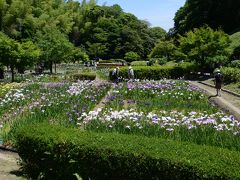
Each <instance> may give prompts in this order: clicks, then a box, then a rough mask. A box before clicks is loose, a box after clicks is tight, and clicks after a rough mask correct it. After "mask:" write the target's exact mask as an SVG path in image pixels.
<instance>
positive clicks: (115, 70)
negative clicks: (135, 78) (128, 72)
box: [112, 67, 119, 84]
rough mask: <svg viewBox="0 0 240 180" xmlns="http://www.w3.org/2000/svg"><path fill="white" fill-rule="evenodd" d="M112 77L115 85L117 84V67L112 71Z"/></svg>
mask: <svg viewBox="0 0 240 180" xmlns="http://www.w3.org/2000/svg"><path fill="white" fill-rule="evenodd" d="M112 77H113V80H114V82H115V83H116V84H118V82H119V67H116V68H114V69H113V71H112Z"/></svg>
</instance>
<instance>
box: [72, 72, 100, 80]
mask: <svg viewBox="0 0 240 180" xmlns="http://www.w3.org/2000/svg"><path fill="white" fill-rule="evenodd" d="M70 78H71V79H72V80H73V81H77V80H95V79H96V74H95V73H88V72H82V73H75V74H71V75H70Z"/></svg>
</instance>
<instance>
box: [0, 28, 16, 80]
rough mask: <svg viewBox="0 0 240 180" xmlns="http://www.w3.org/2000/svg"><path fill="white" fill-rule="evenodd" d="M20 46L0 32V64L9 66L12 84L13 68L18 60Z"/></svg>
mask: <svg viewBox="0 0 240 180" xmlns="http://www.w3.org/2000/svg"><path fill="white" fill-rule="evenodd" d="M19 51H20V44H19V43H18V42H16V41H15V40H13V39H11V38H9V37H8V36H7V35H6V34H4V33H2V32H0V63H1V64H3V65H5V66H10V68H11V74H12V82H13V81H14V68H15V67H16V64H17V62H18V60H19Z"/></svg>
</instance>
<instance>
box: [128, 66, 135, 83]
mask: <svg viewBox="0 0 240 180" xmlns="http://www.w3.org/2000/svg"><path fill="white" fill-rule="evenodd" d="M128 79H129V80H133V79H134V71H133V68H132V67H131V66H129V68H128Z"/></svg>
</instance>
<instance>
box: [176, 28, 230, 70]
mask: <svg viewBox="0 0 240 180" xmlns="http://www.w3.org/2000/svg"><path fill="white" fill-rule="evenodd" d="M229 45H230V39H229V36H228V35H227V34H225V33H224V32H223V31H222V30H218V31H214V30H213V29H211V28H210V27H201V28H199V29H197V28H195V29H194V30H193V31H189V32H188V33H186V34H185V35H184V36H180V38H179V47H178V50H179V53H178V54H182V55H183V56H182V57H184V56H185V57H186V60H189V61H194V62H195V63H197V64H198V65H199V66H200V67H202V70H206V69H210V70H211V69H213V68H215V67H216V66H219V65H224V64H225V63H226V62H227V61H228V56H229V53H230V51H229Z"/></svg>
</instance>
